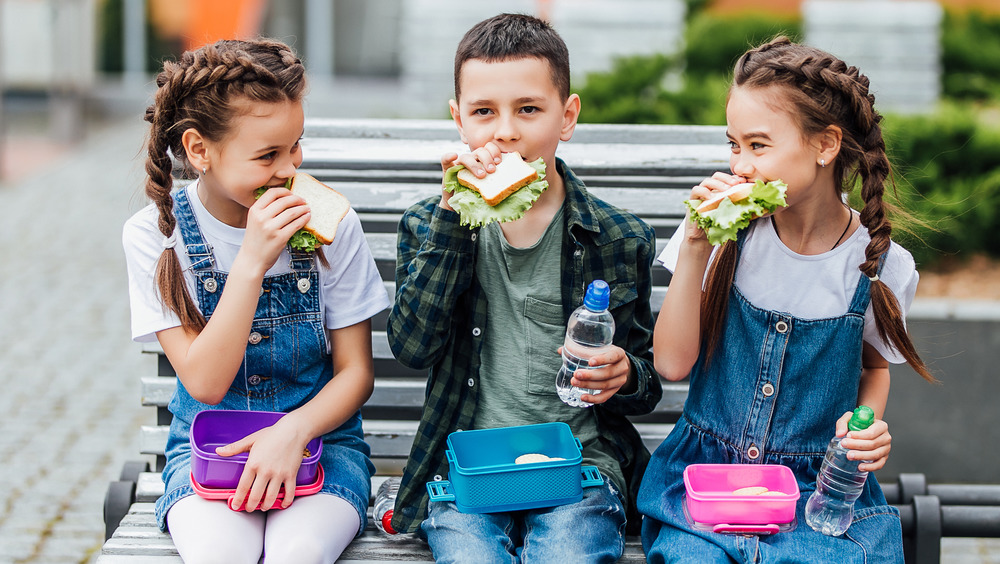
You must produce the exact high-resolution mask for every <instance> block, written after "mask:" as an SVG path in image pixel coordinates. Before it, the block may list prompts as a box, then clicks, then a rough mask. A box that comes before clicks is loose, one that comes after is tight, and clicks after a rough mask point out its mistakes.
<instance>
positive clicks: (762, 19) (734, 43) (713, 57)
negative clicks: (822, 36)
mask: <svg viewBox="0 0 1000 564" xmlns="http://www.w3.org/2000/svg"><path fill="white" fill-rule="evenodd" d="M801 27H802V26H801V23H800V22H799V21H798V20H795V19H783V18H779V17H777V16H773V15H763V14H754V13H744V14H737V15H727V16H725V17H720V16H714V15H711V14H702V15H700V16H698V17H695V18H694V19H693V20H692V21H691V23H690V24H689V25H688V27H687V31H686V33H685V42H686V44H687V46H686V47H685V49H684V57H685V60H686V61H687V65H686V67H685V71H686V72H687V73H688V75H690V76H712V75H720V74H721V75H724V76H727V77H731V76H732V71H733V65H734V64H736V60H737V59H739V58H740V55H742V54H743V53H745V52H746V51H747V50H748V49H750V48H751V47H754V46H756V45H760V44H761V43H765V42H767V41H770V40H771V39H773V38H774V37H775V36H778V35H787V36H788V37H790V38H792V39H793V40H796V39H799V38H800V35H801Z"/></svg>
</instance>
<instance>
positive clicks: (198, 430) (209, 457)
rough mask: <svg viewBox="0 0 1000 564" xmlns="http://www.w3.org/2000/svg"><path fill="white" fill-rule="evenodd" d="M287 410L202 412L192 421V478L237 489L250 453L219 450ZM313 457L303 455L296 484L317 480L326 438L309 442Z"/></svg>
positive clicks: (205, 485) (265, 424)
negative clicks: (229, 452)
mask: <svg viewBox="0 0 1000 564" xmlns="http://www.w3.org/2000/svg"><path fill="white" fill-rule="evenodd" d="M284 415H285V414H284V413H279V412H271V411H239V410H224V409H223V410H208V411H200V412H198V413H197V414H196V415H195V416H194V420H193V421H192V422H191V451H192V456H191V477H192V478H194V480H195V481H196V482H198V484H199V485H201V486H204V487H207V488H236V486H237V485H238V484H239V481H240V476H241V475H242V474H243V467H244V466H245V465H246V462H247V455H248V453H245V452H243V453H240V454H237V455H234V456H219V455H218V454H216V453H215V449H216V448H218V447H220V446H224V445H228V444H229V443H233V442H236V441H238V440H240V439H242V438H244V437H246V436H247V435H250V434H252V433H255V432H257V431H259V430H261V429H263V428H265V427H270V426H271V425H274V424H275V423H276V422H277V421H278V419H281V418H282V417H284ZM306 448H307V449H309V456H304V457H303V458H302V465H301V466H299V473H298V474H297V475H296V476H295V483H296V484H298V485H308V484H311V483H313V482H315V481H316V474H317V472H318V470H319V457H320V454H321V453H322V450H323V441H322V440H321V439H320V438H318V437H317V438H315V439H313V440H311V441H309V443H308V444H307V445H306Z"/></svg>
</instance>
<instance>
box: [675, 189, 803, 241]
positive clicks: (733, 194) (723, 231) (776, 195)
mask: <svg viewBox="0 0 1000 564" xmlns="http://www.w3.org/2000/svg"><path fill="white" fill-rule="evenodd" d="M787 188H788V187H787V186H786V185H785V183H784V182H782V181H781V180H772V181H771V182H764V181H763V180H758V181H756V182H746V183H743V184H737V185H736V186H733V187H732V188H730V189H728V190H725V191H723V192H719V193H718V194H716V195H713V196H712V197H711V198H709V199H707V200H686V201H685V202H684V203H685V204H687V207H688V209H690V210H691V214H690V217H691V221H693V222H695V223H696V224H698V227H700V228H701V229H702V230H703V231H704V232H705V235H707V236H708V242H709V243H711V244H713V245H721V244H722V243H725V242H726V241H735V240H736V234H737V233H738V232H739V230H740V229H744V228H745V227H747V226H748V225H750V221H751V220H753V219H756V218H758V217H761V216H763V215H767V214H769V213H774V211H775V210H776V209H778V207H784V206H786V205H788V204H787V203H785V191H786V190H787Z"/></svg>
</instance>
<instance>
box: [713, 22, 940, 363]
mask: <svg viewBox="0 0 1000 564" xmlns="http://www.w3.org/2000/svg"><path fill="white" fill-rule="evenodd" d="M774 86H781V87H783V91H782V94H783V95H784V96H785V97H786V98H787V102H789V104H788V106H790V107H794V108H795V109H796V110H797V111H795V112H793V113H792V115H793V117H794V118H795V119H796V120H797V121H798V122H799V125H800V127H801V129H802V131H803V133H804V134H806V135H814V134H818V133H820V132H821V131H824V130H826V128H827V127H829V126H830V125H836V126H838V127H840V128H841V130H842V132H843V138H842V140H841V150H840V153H839V155H838V157H837V158H836V159H835V160H834V162H833V167H834V168H833V177H834V184H835V186H836V187H837V189H838V191H846V190H848V189H849V188H850V187H851V186H853V185H854V184H856V182H857V180H858V179H860V181H861V197H862V199H863V200H864V207H863V208H862V210H861V212H860V219H861V224H862V225H864V226H865V228H866V229H867V230H868V234H869V236H870V237H871V241H870V242H869V244H868V246H867V248H866V249H865V261H864V262H863V263H862V264H861V265H859V267H858V268H859V270H860V271H861V272H862V273H863V274H865V275H866V276H868V277H869V278H871V279H872V280H873V281H872V284H871V304H872V311H873V313H874V317H875V324H876V327H877V331H878V335H879V338H880V339H882V341H883V342H885V343H891V344H892V345H893V346H894V347H895V348H896V350H898V351H899V352H900V353H901V354H902V355H903V357H904V358H905V359H906V362H907V363H908V364H909V365H910V366H911V367H912V368H913V369H914V370H915V371H916V372H917V373H918V374H920V375H921V376H922V377H923V378H924V379H925V380H928V381H931V382H935V381H936V379H935V378H934V376H932V375H931V374H930V372H929V371H928V370H927V367H926V365H925V364H924V362H923V360H921V359H920V356H919V355H918V354H917V352H916V348H915V347H914V346H913V342H912V341H911V339H910V337H909V335H908V334H907V332H906V327H905V324H904V323H903V317H902V313H901V310H900V307H899V303H898V301H897V300H896V297H895V295H893V293H892V290H891V289H890V288H889V287H888V286H887V285H886V284H885V283H884V282H882V281H881V280H879V279H877V278H876V277H877V275H878V273H879V270H880V265H881V261H882V257H883V256H884V255H885V253H886V252H887V251H888V250H889V246H890V243H891V240H890V237H891V235H892V224H891V223H890V221H889V219H888V213H887V212H888V211H891V209H892V208H891V206H890V204H888V203H887V202H885V201H884V198H883V196H884V193H885V185H886V183H887V182H892V168H891V166H890V163H889V158H888V156H887V155H886V151H885V140H884V138H883V136H882V127H881V121H882V116H881V115H879V113H878V112H876V111H875V106H874V104H875V97H874V95H872V93H871V92H870V91H869V80H868V78H867V77H866V76H864V75H863V74H861V73H860V72H859V70H858V69H857V67H852V66H848V65H847V64H846V63H844V62H843V61H842V60H840V59H838V58H836V57H834V56H833V55H831V54H829V53H826V52H824V51H821V50H819V49H815V48H812V47H808V46H805V45H799V44H795V43H792V42H791V41H790V40H789V39H787V38H785V37H779V38H776V39H774V40H772V41H770V42H768V43H766V44H764V45H761V46H759V47H757V48H755V49H752V50H750V51H748V52H747V53H745V54H744V55H743V56H742V57H740V59H739V60H738V61H737V63H736V66H735V70H734V76H733V87H734V88H736V87H746V88H770V87H774ZM728 270H729V268H728V267H726V268H719V269H713V270H712V271H711V272H710V280H709V284H708V286H707V287H706V290H707V292H706V294H707V295H706V302H707V304H709V306H708V307H703V318H705V317H708V319H707V320H706V319H703V325H702V327H703V337H704V341H705V342H706V343H717V342H718V336H719V335H720V334H721V330H722V323H723V322H724V315H720V314H719V306H718V303H720V302H721V303H722V304H723V306H722V307H723V311H724V304H725V296H726V295H728V293H729V289H730V287H731V286H732V274H731V273H729V272H728ZM717 271H718V272H717ZM716 277H718V278H719V280H717V281H716V280H712V278H716ZM713 304H714V306H713ZM710 312H711V313H710ZM709 313H710V315H711V316H714V317H710V316H709ZM704 321H707V323H705V322H704ZM708 350H709V355H711V352H712V351H713V350H714V349H713V348H709V349H708ZM709 358H710V357H709Z"/></svg>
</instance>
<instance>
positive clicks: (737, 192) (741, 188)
mask: <svg viewBox="0 0 1000 564" xmlns="http://www.w3.org/2000/svg"><path fill="white" fill-rule="evenodd" d="M753 186H754V185H753V182H744V183H743V184H737V185H736V186H733V187H732V188H730V189H728V190H724V191H722V192H719V193H717V194H716V195H714V196H712V197H711V198H709V199H707V200H705V201H704V202H702V203H701V204H699V205H698V207H697V208H695V210H694V211H695V212H697V213H705V212H707V211H712V210H714V209H715V208H717V207H719V204H721V203H722V200H725V199H727V198H728V199H729V201H731V202H733V203H736V202H740V201H742V200H745V199H747V198H749V197H750V191H751V190H753Z"/></svg>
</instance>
